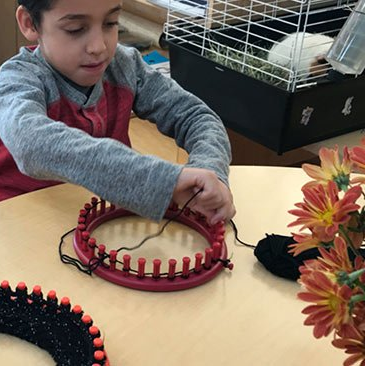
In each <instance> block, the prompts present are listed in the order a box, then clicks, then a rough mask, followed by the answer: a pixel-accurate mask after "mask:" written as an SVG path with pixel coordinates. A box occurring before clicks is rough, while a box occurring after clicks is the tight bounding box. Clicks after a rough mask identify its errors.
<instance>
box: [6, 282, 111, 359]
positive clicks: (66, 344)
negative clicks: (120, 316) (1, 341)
mask: <svg viewBox="0 0 365 366" xmlns="http://www.w3.org/2000/svg"><path fill="white" fill-rule="evenodd" d="M0 332H1V333H5V334H9V335H12V336H15V337H17V338H21V339H23V340H25V341H28V342H30V343H32V344H34V345H36V346H38V347H40V348H42V349H44V350H46V351H47V352H48V353H49V354H50V355H51V356H52V357H53V359H54V360H55V361H56V363H57V365H58V366H67V365H69V366H71V365H72V366H76V365H77V366H92V365H108V361H107V359H106V356H105V353H104V346H103V342H102V340H101V339H100V332H99V330H98V328H97V327H95V326H93V324H92V320H91V318H90V317H89V316H88V315H84V313H83V311H82V310H81V308H80V307H79V306H77V305H76V306H75V307H74V308H73V309H72V310H71V305H70V303H69V300H68V298H66V297H64V298H62V300H61V302H60V303H58V300H57V297H56V293H55V292H54V291H50V292H49V293H48V295H47V297H46V299H44V298H43V295H42V293H41V290H40V287H39V286H36V287H35V288H34V289H33V292H32V293H31V294H28V292H27V287H26V286H25V284H24V283H22V282H21V283H19V284H18V286H17V287H16V289H15V291H13V290H12V289H11V288H10V286H9V283H8V282H7V281H3V282H2V283H1V286H0Z"/></svg>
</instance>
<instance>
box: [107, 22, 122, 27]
mask: <svg viewBox="0 0 365 366" xmlns="http://www.w3.org/2000/svg"><path fill="white" fill-rule="evenodd" d="M117 25H119V22H118V21H115V22H107V23H105V26H106V27H108V28H113V27H115V26H117Z"/></svg>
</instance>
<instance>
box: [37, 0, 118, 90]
mask: <svg viewBox="0 0 365 366" xmlns="http://www.w3.org/2000/svg"><path fill="white" fill-rule="evenodd" d="M119 13H120V0H58V1H56V2H55V5H54V6H53V8H52V9H51V10H49V11H46V12H44V13H43V18H42V22H41V25H40V27H39V28H38V32H39V40H38V41H39V45H40V48H41V51H42V54H43V56H44V57H45V59H46V60H47V61H48V62H49V63H50V64H51V65H52V66H53V67H54V68H55V69H57V70H58V71H59V72H60V73H61V74H63V75H64V76H66V77H67V78H69V79H70V80H72V81H73V82H75V83H76V84H78V85H81V86H92V85H94V84H96V83H97V82H98V81H99V80H100V78H101V77H102V75H103V73H104V71H105V69H106V68H107V66H108V65H109V63H110V61H111V59H112V58H113V56H114V53H115V49H116V46H117V42H118V16H119Z"/></svg>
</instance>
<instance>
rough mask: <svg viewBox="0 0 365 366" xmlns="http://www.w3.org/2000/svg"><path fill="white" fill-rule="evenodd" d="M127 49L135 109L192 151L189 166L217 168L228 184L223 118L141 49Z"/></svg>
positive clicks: (226, 142)
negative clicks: (158, 68)
mask: <svg viewBox="0 0 365 366" xmlns="http://www.w3.org/2000/svg"><path fill="white" fill-rule="evenodd" d="M126 52H129V53H131V54H132V57H130V58H132V59H133V63H132V64H133V67H131V69H130V70H128V72H129V73H135V74H136V85H135V86H134V88H135V96H136V97H135V101H134V106H133V109H134V111H135V113H136V114H137V115H138V116H139V117H140V118H143V119H147V120H149V121H151V122H154V123H156V125H157V128H158V130H159V131H160V132H162V133H163V134H165V135H167V136H170V137H173V138H174V139H175V141H176V143H177V144H178V145H179V146H180V147H182V148H183V149H185V150H186V151H187V152H188V153H189V162H188V164H187V165H188V166H191V167H198V168H206V169H210V170H213V171H215V172H216V174H217V175H218V177H219V178H220V179H221V180H222V181H224V182H225V183H226V184H227V185H228V173H229V164H230V162H231V150H230V143H229V139H228V136H227V132H226V129H225V127H224V125H223V123H222V121H221V120H220V118H219V117H218V116H217V115H216V114H215V113H214V112H213V111H212V110H211V109H210V108H209V107H208V106H207V105H206V104H205V103H203V102H202V101H201V100H200V99H199V98H197V97H196V96H194V95H193V94H191V93H189V92H187V91H186V90H184V89H183V88H182V87H180V86H179V85H178V84H177V83H176V82H175V81H174V80H173V79H170V78H167V77H166V76H164V75H162V74H161V73H159V72H158V71H155V70H154V69H153V68H151V67H149V66H148V65H147V64H146V63H145V62H144V61H143V59H142V58H141V56H140V54H139V52H138V51H136V50H133V49H130V50H127V51H126ZM122 59H123V57H122ZM123 62H124V63H123V65H122V64H121V65H120V67H123V66H124V68H126V67H127V69H128V66H126V65H128V62H125V60H123Z"/></svg>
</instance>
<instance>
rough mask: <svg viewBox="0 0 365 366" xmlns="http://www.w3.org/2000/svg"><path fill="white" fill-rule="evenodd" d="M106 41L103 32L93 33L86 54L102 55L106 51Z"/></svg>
mask: <svg viewBox="0 0 365 366" xmlns="http://www.w3.org/2000/svg"><path fill="white" fill-rule="evenodd" d="M106 48H107V47H106V41H105V38H104V34H103V33H102V32H93V33H92V34H90V37H89V39H88V42H87V45H86V52H87V53H89V54H95V55H98V54H101V53H102V52H104V51H105V50H106Z"/></svg>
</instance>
